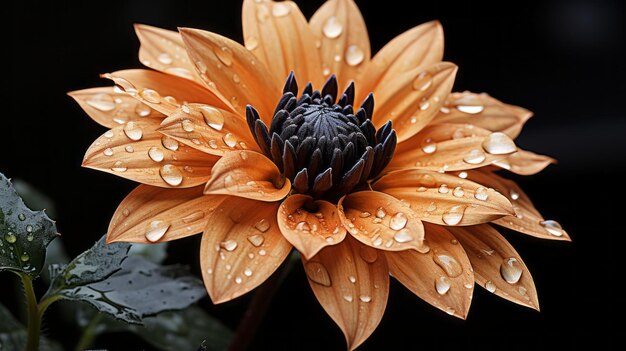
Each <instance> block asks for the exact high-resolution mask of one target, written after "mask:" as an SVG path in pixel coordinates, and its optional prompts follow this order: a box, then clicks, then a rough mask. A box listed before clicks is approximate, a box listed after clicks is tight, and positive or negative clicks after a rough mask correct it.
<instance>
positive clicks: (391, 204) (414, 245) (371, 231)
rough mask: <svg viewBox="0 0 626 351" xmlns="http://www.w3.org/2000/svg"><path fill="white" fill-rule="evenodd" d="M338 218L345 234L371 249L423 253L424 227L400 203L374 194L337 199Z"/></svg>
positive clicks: (359, 193) (357, 193) (386, 196)
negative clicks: (350, 235) (410, 250)
mask: <svg viewBox="0 0 626 351" xmlns="http://www.w3.org/2000/svg"><path fill="white" fill-rule="evenodd" d="M337 206H338V207H339V217H340V218H341V220H342V221H343V225H344V226H345V227H346V229H347V230H348V232H349V233H350V234H352V236H353V237H355V238H356V239H357V240H359V241H360V242H362V243H363V244H365V245H369V246H371V247H374V248H377V249H381V250H387V251H403V250H409V249H413V250H417V251H421V252H424V251H425V250H427V248H426V247H425V246H424V226H423V224H422V221H420V219H419V217H418V215H417V214H416V213H415V212H414V211H413V210H412V209H411V208H410V207H409V206H408V204H407V203H403V202H401V201H400V200H398V199H396V198H394V197H393V196H389V195H387V194H384V193H380V192H377V191H360V192H356V193H352V194H349V195H346V196H344V197H343V198H341V199H340V200H339V204H338V205H337Z"/></svg>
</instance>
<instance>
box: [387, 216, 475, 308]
mask: <svg viewBox="0 0 626 351" xmlns="http://www.w3.org/2000/svg"><path fill="white" fill-rule="evenodd" d="M424 227H425V228H426V242H427V243H428V246H429V247H430V251H429V252H427V253H425V254H423V253H419V252H415V251H412V250H409V251H402V252H386V253H385V257H386V258H387V262H388V263H389V272H390V273H391V275H393V277H394V278H396V279H398V281H399V282H400V283H402V285H404V286H405V287H407V289H409V290H411V291H412V292H413V293H414V294H415V295H417V296H419V297H420V298H421V299H422V300H424V301H426V302H428V303H429V304H431V305H433V306H435V307H437V308H439V309H440V310H442V311H445V312H446V313H448V314H451V315H453V316H455V317H459V318H462V319H465V318H467V313H468V311H469V308H470V304H471V303H472V294H473V292H474V274H473V273H472V266H471V264H470V261H469V259H468V258H467V255H466V254H465V250H463V247H462V246H461V245H459V244H458V243H457V242H456V240H455V239H454V236H452V234H450V232H449V231H448V230H447V229H446V228H445V227H442V226H438V225H433V224H428V223H425V224H424Z"/></svg>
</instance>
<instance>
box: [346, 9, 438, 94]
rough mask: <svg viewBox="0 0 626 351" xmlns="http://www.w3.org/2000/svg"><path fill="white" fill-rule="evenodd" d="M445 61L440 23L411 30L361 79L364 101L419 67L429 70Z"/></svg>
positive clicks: (386, 49) (383, 51) (374, 61)
mask: <svg viewBox="0 0 626 351" xmlns="http://www.w3.org/2000/svg"><path fill="white" fill-rule="evenodd" d="M442 58H443V28H442V27H441V24H440V23H439V21H432V22H428V23H424V24H422V25H419V26H417V27H415V28H413V29H410V30H408V31H406V32H404V33H402V34H400V35H399V36H397V37H395V38H394V39H393V40H392V41H390V42H389V43H388V44H387V45H385V47H383V48H382V49H381V50H380V51H379V52H378V53H377V54H376V56H374V58H373V59H372V60H371V61H370V64H369V65H367V69H366V70H365V72H363V74H362V75H361V77H360V78H359V85H360V86H357V89H359V92H360V94H359V95H358V96H359V99H358V101H362V100H363V99H364V98H365V96H366V95H367V94H369V92H371V91H375V90H376V89H377V86H378V85H379V84H382V85H385V84H386V83H387V82H390V81H392V80H394V79H395V78H396V77H399V76H402V75H404V74H406V73H407V72H409V71H412V70H413V69H415V68H418V67H427V66H430V65H432V64H434V63H437V62H441V59H442Z"/></svg>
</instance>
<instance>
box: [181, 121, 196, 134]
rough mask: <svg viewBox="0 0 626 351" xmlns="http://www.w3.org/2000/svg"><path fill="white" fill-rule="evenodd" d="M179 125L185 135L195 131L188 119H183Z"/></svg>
mask: <svg viewBox="0 0 626 351" xmlns="http://www.w3.org/2000/svg"><path fill="white" fill-rule="evenodd" d="M180 125H181V127H182V128H183V130H184V131H185V132H187V133H191V132H193V131H194V130H195V127H194V125H193V122H192V121H191V120H189V119H183V121H182V122H180Z"/></svg>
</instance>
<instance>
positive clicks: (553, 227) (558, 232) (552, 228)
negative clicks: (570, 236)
mask: <svg viewBox="0 0 626 351" xmlns="http://www.w3.org/2000/svg"><path fill="white" fill-rule="evenodd" d="M539 224H541V225H542V226H543V228H544V229H545V230H546V231H547V232H548V233H550V234H551V235H554V236H563V233H564V232H565V231H564V230H563V228H562V227H561V224H559V222H557V221H553V220H551V219H548V220H545V221H541V222H539Z"/></svg>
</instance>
